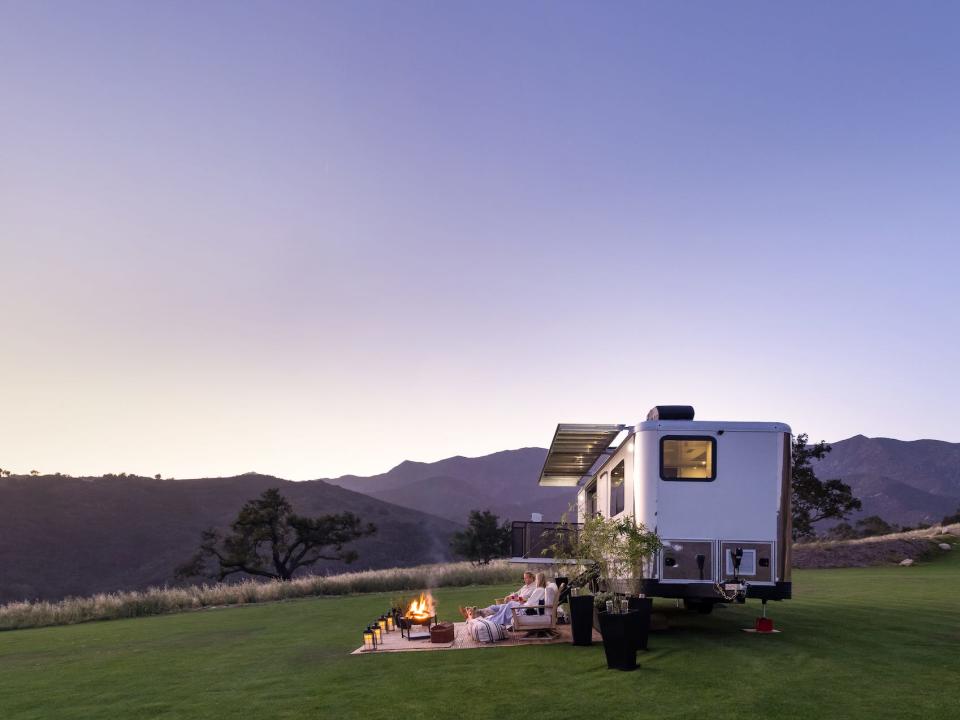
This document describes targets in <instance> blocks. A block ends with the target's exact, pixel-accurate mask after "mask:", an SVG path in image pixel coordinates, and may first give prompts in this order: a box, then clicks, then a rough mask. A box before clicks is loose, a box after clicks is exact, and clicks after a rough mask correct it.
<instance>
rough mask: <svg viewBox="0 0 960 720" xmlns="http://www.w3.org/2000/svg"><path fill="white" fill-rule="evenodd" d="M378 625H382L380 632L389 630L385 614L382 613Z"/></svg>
mask: <svg viewBox="0 0 960 720" xmlns="http://www.w3.org/2000/svg"><path fill="white" fill-rule="evenodd" d="M377 625H379V626H380V632H381V633H385V632H387V618H386V617H384V616H383V615H381V616H380V619H379V620H377Z"/></svg>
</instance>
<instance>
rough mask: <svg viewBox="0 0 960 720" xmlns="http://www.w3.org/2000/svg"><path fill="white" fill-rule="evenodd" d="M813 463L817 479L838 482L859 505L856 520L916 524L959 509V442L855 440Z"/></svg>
mask: <svg viewBox="0 0 960 720" xmlns="http://www.w3.org/2000/svg"><path fill="white" fill-rule="evenodd" d="M832 446H833V450H832V451H831V452H830V453H829V454H828V455H827V456H826V457H825V458H824V459H823V460H821V461H820V462H819V463H817V464H816V466H815V467H816V472H817V476H818V477H819V478H821V479H828V478H840V479H842V480H843V481H844V482H846V483H848V484H849V485H850V486H851V487H852V488H853V491H854V494H855V495H856V496H857V497H859V498H860V500H861V501H862V502H863V509H862V510H861V511H860V512H859V513H857V514H856V515H855V516H854V519H856V518H858V517H864V516H867V515H879V516H880V517H882V518H884V519H885V520H886V521H887V522H892V523H897V524H899V525H915V524H917V523H920V522H923V523H932V522H937V521H939V520H940V519H941V518H942V517H943V516H944V515H947V514H949V513H952V512H954V511H955V510H956V509H957V508H958V507H960V443H949V442H944V441H942V440H911V441H906V440H894V439H892V438H880V437H878V438H868V437H864V436H863V435H855V436H853V437H851V438H847V439H846V440H839V441H837V442H835V443H832Z"/></svg>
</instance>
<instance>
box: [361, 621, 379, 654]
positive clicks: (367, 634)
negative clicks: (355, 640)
mask: <svg viewBox="0 0 960 720" xmlns="http://www.w3.org/2000/svg"><path fill="white" fill-rule="evenodd" d="M363 649H364V651H368V650H376V649H377V638H376V636H375V635H374V633H373V628H371V627H370V626H369V625H368V626H367V629H366V630H364V631H363Z"/></svg>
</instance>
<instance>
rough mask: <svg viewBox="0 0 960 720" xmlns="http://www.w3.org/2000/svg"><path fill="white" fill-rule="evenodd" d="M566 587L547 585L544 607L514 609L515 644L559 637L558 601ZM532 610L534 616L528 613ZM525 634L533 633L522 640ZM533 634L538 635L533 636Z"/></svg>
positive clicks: (543, 601)
mask: <svg viewBox="0 0 960 720" xmlns="http://www.w3.org/2000/svg"><path fill="white" fill-rule="evenodd" d="M565 587H566V585H565V584H564V585H561V586H560V587H559V588H558V587H557V586H556V585H555V584H554V583H550V584H549V585H547V589H546V592H545V593H544V599H543V600H542V601H541V602H542V603H543V604H542V605H539V606H533V607H515V608H512V612H513V623H512V625H513V639H514V642H520V640H521V639H531V638H534V637H537V638H538V639H553V638H555V637H556V636H557V606H558V605H559V603H558V602H557V601H558V600H559V599H560V594H561V592H562V591H563V588H565ZM531 610H532V611H533V614H532V615H528V614H527V613H528V611H531ZM524 633H531V635H530V636H529V637H527V638H521V637H520V636H521V635H523V634H524ZM532 633H536V635H532Z"/></svg>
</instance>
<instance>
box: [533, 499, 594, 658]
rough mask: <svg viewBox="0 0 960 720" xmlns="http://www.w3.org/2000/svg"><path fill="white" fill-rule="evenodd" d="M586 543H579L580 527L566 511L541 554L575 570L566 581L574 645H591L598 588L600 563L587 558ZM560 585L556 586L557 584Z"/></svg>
mask: <svg viewBox="0 0 960 720" xmlns="http://www.w3.org/2000/svg"><path fill="white" fill-rule="evenodd" d="M586 552H588V549H587V547H586V546H582V545H581V532H580V530H579V529H578V528H577V527H576V526H574V525H571V524H570V523H569V522H568V521H567V514H566V513H564V515H563V516H562V517H561V518H560V523H559V525H557V527H556V528H555V529H554V530H553V543H552V544H550V546H549V547H546V548H544V550H543V554H544V555H545V556H549V557H552V558H554V559H555V560H557V561H559V562H566V563H568V564H569V565H570V566H571V568H572V569H574V570H576V571H577V574H576V575H574V576H573V577H572V578H571V579H570V581H569V582H568V584H567V588H568V593H567V600H566V602H567V607H569V608H570V635H571V638H572V642H573V644H574V645H592V644H593V627H594V619H595V617H596V612H595V610H594V607H593V603H594V593H595V592H596V591H597V590H598V588H599V582H600V567H599V566H598V565H597V564H596V563H595V562H592V561H590V560H589V559H586V555H585V553H586ZM558 587H559V586H558Z"/></svg>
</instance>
